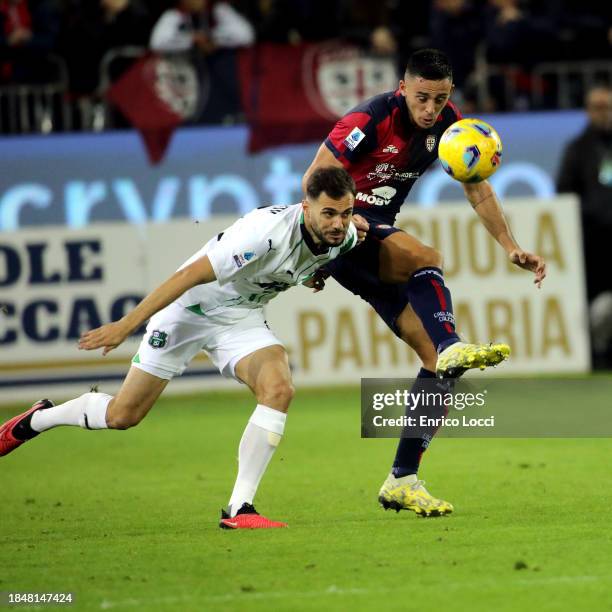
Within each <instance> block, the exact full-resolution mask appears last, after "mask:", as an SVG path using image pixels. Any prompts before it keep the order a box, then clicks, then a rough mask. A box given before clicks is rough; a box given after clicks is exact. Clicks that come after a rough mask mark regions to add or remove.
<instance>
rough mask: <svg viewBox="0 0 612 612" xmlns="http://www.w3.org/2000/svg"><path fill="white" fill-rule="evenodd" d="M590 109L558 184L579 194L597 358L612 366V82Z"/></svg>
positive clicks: (592, 94) (598, 89) (591, 99)
mask: <svg viewBox="0 0 612 612" xmlns="http://www.w3.org/2000/svg"><path fill="white" fill-rule="evenodd" d="M586 111H587V115H588V118H589V121H588V125H587V126H586V128H585V130H584V131H583V132H582V133H581V134H580V135H579V136H578V137H577V138H576V139H575V140H573V141H572V142H570V143H569V145H568V146H567V148H566V150H565V153H564V155H563V161H562V163H561V168H560V171H559V177H558V180H557V189H558V191H559V192H573V193H576V194H578V196H579V197H580V206H581V216H582V233H583V246H584V257H585V272H586V281H587V296H588V300H589V303H590V314H591V317H590V319H591V329H592V332H593V340H594V342H593V348H594V350H595V358H596V360H597V361H601V360H604V361H606V360H607V365H608V367H610V366H612V360H611V358H612V350H611V349H612V346H611V340H612V275H610V269H609V262H608V258H607V257H605V255H604V253H605V250H606V248H607V245H608V244H609V243H610V236H612V88H610V86H609V85H597V86H595V87H593V88H591V89H590V90H589V91H588V92H587V95H586Z"/></svg>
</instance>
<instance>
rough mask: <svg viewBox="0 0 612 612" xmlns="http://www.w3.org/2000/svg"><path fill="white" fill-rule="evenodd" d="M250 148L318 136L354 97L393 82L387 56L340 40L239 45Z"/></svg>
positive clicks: (356, 99) (393, 71)
mask: <svg viewBox="0 0 612 612" xmlns="http://www.w3.org/2000/svg"><path fill="white" fill-rule="evenodd" d="M239 78H240V85H241V96H242V104H243V108H244V111H245V115H246V119H247V123H248V124H249V128H250V137H249V151H250V152H257V151H261V150H262V149H266V148H269V147H274V146H279V145H285V144H297V143H303V142H316V141H318V140H323V139H324V138H325V136H327V134H328V133H329V131H330V130H331V128H332V127H333V125H334V123H335V122H336V120H337V119H338V118H339V117H341V116H342V115H343V114H344V113H346V112H347V111H348V110H350V109H351V108H352V107H353V106H355V105H356V104H359V102H361V101H363V100H365V99H367V98H369V97H371V96H374V95H376V94H379V93H382V92H384V91H390V90H393V89H395V88H396V87H397V74H396V69H395V65H394V63H393V61H392V60H390V59H389V58H380V57H370V56H367V55H365V54H364V53H363V52H361V51H360V50H359V49H357V48H356V47H352V46H348V45H344V44H341V43H323V44H301V45H280V44H275V43H262V44H258V45H255V46H254V47H251V48H248V49H244V50H243V51H241V54H240V58H239Z"/></svg>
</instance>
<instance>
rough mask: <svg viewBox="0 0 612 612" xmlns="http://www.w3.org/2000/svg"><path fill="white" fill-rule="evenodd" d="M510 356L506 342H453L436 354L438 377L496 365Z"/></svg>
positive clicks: (457, 374)
mask: <svg viewBox="0 0 612 612" xmlns="http://www.w3.org/2000/svg"><path fill="white" fill-rule="evenodd" d="M509 356H510V347H509V346H508V345H507V344H467V343H466V342H455V344H451V345H450V346H449V347H447V348H445V349H444V350H443V351H442V352H441V353H440V354H439V355H438V362H437V363H436V374H437V376H438V378H457V377H459V376H461V375H462V374H463V373H464V372H465V371H466V370H471V369H473V368H480V369H481V370H484V369H485V368H486V367H489V366H496V365H497V364H499V363H501V362H502V361H504V360H506V359H508V357H509Z"/></svg>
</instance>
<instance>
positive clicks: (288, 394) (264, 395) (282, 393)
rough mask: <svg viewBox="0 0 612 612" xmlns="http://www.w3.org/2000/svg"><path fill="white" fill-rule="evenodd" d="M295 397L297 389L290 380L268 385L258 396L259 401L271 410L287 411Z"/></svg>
mask: <svg viewBox="0 0 612 612" xmlns="http://www.w3.org/2000/svg"><path fill="white" fill-rule="evenodd" d="M294 395H295V387H294V386H293V384H292V383H291V382H290V381H288V380H282V381H277V382H275V383H272V384H269V385H266V387H265V389H262V391H261V392H260V393H258V395H257V401H258V402H259V403H260V404H264V405H265V406H270V407H271V408H279V409H285V408H287V407H288V406H289V404H290V403H291V400H292V399H293V396H294Z"/></svg>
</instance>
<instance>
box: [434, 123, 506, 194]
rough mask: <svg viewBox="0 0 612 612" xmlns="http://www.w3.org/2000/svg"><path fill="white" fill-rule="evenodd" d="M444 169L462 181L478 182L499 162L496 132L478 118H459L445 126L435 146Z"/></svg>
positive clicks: (497, 165)
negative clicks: (437, 144)
mask: <svg viewBox="0 0 612 612" xmlns="http://www.w3.org/2000/svg"><path fill="white" fill-rule="evenodd" d="M438 157H439V159H440V163H441V164H442V167H443V168H444V170H445V172H446V173H447V174H449V175H450V176H452V177H453V178H454V179H456V180H457V181H461V182H462V183H479V182H480V181H484V180H485V179H486V178H488V177H490V176H491V175H492V174H493V173H494V172H495V171H496V170H497V169H498V168H499V165H500V164H501V157H502V143H501V139H500V138H499V135H498V133H497V132H496V131H495V130H494V129H493V128H492V127H491V126H490V125H489V124H488V123H485V122H484V121H481V120H480V119H461V120H460V121H457V122H455V123H453V125H451V126H450V127H448V128H447V129H446V131H445V132H444V134H442V138H441V139H440V145H439V147H438Z"/></svg>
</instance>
